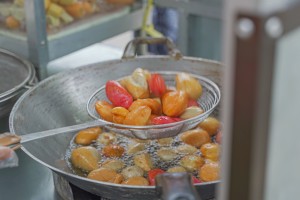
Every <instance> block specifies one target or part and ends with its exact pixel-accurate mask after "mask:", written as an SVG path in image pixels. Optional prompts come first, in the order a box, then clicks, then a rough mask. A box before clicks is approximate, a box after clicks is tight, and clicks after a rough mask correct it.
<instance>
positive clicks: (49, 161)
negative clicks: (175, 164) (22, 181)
mask: <svg viewBox="0 0 300 200" xmlns="http://www.w3.org/2000/svg"><path fill="white" fill-rule="evenodd" d="M140 42H146V43H149V42H152V43H153V42H154V43H157V42H164V43H166V45H167V46H168V48H169V49H170V56H140V57H135V56H134V54H132V50H134V49H135V47H136V45H138V43H140ZM137 67H142V68H145V69H148V70H150V71H159V70H168V71H184V72H188V73H191V74H197V75H201V76H205V77H207V78H209V79H210V80H212V81H214V82H215V83H217V84H219V83H220V78H221V77H220V76H221V74H222V72H221V64H220V63H218V62H213V61H209V60H204V59H200V58H189V57H182V56H181V54H180V53H179V52H178V51H177V50H176V49H175V48H174V46H173V45H172V44H171V43H170V42H169V40H166V39H160V40H146V41H145V40H140V39H139V40H134V41H132V42H131V43H130V44H129V45H128V48H126V50H125V53H124V56H123V58H122V59H120V60H112V61H108V62H101V63H97V64H93V65H89V66H85V67H80V68H78V69H76V70H72V71H68V72H63V73H60V74H57V75H54V76H52V77H50V78H48V79H46V80H44V81H42V82H40V83H39V84H38V85H36V86H35V87H33V88H32V89H30V90H29V91H27V92H26V93H25V94H24V95H23V96H22V97H21V98H20V99H19V100H18V102H17V103H16V104H15V106H14V108H13V110H12V112H11V115H10V131H11V132H12V133H15V134H18V135H24V134H28V133H32V132H37V131H43V130H48V129H54V128H59V127H63V126H70V125H75V124H78V123H82V122H87V121H89V120H91V118H90V117H89V115H88V113H87V112H86V107H85V105H86V102H87V100H88V98H89V97H90V96H91V95H92V93H93V92H94V91H95V90H97V89H98V88H99V87H101V86H102V85H103V84H105V82H106V81H107V80H109V79H118V78H120V77H123V76H126V75H128V74H130V73H131V72H132V71H133V70H134V69H135V68H137ZM74 135H75V133H69V134H61V135H55V136H53V137H48V138H43V139H40V140H36V141H32V142H30V143H27V144H26V143H25V144H24V145H23V147H22V150H23V151H24V152H25V153H26V154H28V155H29V156H30V157H31V158H33V159H34V160H36V161H37V162H39V163H41V164H42V165H44V166H47V167H48V168H50V169H51V170H53V171H54V172H55V173H56V174H58V175H60V176H62V177H64V178H65V179H66V180H67V181H69V182H71V183H72V184H74V185H76V186H78V187H80V188H82V189H84V190H86V191H88V192H91V193H94V194H96V195H100V196H102V197H105V198H109V199H118V200H122V199H124V200H125V199H143V200H147V199H149V200H150V199H151V200H153V199H158V197H157V190H156V189H155V187H153V186H147V187H138V186H124V185H118V184H110V183H104V182H97V181H93V180H90V179H87V178H83V177H80V176H77V175H74V174H73V173H72V172H71V171H70V169H69V168H68V166H67V163H66V162H65V160H64V156H65V153H66V149H67V148H68V146H69V143H70V141H71V139H72V137H73V136H74ZM217 183H218V182H211V183H202V184H197V185H196V189H197V191H198V193H199V194H200V197H201V199H210V198H212V197H214V191H215V186H216V184H217ZM169 184H170V183H169Z"/></svg>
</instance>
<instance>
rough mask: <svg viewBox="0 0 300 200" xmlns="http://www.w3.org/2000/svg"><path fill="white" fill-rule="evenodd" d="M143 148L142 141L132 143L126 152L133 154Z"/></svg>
mask: <svg viewBox="0 0 300 200" xmlns="http://www.w3.org/2000/svg"><path fill="white" fill-rule="evenodd" d="M143 150H145V144H144V143H134V144H130V145H129V147H128V150H127V153H128V154H135V153H137V152H140V151H143Z"/></svg>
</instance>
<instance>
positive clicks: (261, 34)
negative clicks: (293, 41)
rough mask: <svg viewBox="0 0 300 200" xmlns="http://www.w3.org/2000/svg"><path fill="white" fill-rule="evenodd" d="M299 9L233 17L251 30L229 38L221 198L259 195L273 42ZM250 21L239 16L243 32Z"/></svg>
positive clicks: (291, 25)
mask: <svg viewBox="0 0 300 200" xmlns="http://www.w3.org/2000/svg"><path fill="white" fill-rule="evenodd" d="M299 14H300V3H298V4H294V5H290V6H289V7H288V8H284V9H282V10H279V11H276V12H274V13H268V14H266V13H254V14H239V15H238V16H237V19H236V21H237V22H238V23H240V24H241V20H245V19H247V21H248V20H250V21H252V22H253V33H252V34H248V35H247V36H248V37H244V36H245V35H243V34H240V33H239V32H237V33H236V37H235V40H236V46H235V58H234V61H235V66H234V68H235V75H234V89H233V91H234V93H233V103H232V105H233V110H232V123H231V124H230V126H229V127H232V128H231V130H230V131H229V132H228V134H231V138H232V140H231V141H227V142H226V143H224V144H223V146H224V148H223V158H224V157H226V158H228V159H230V162H229V163H228V165H226V166H225V168H224V171H223V173H224V172H225V173H228V174H229V176H225V178H224V179H223V182H222V184H223V186H224V187H226V186H227V187H228V188H229V191H228V193H227V196H222V197H221V198H220V199H222V200H225V199H226V200H262V199H264V192H265V191H264V188H265V178H266V172H265V170H266V164H267V163H266V158H267V154H268V152H267V150H268V141H269V139H268V138H269V121H270V106H271V96H272V95H271V94H272V85H273V82H272V79H273V71H274V58H275V50H276V42H277V39H278V38H279V37H282V36H284V35H285V34H288V33H289V32H290V31H292V30H294V29H296V28H298V27H299V26H300V21H299V20H295V19H298V18H299ZM240 24H238V26H239V25H240ZM242 24H243V23H242ZM245 24H246V25H245ZM250 24H251V23H249V21H248V22H246V23H245V21H244V25H242V26H245V27H246V28H245V27H244V32H247V33H248V32H251V31H252V28H251V27H252V25H250ZM242 29H243V28H240V30H242ZM245 30H246V31H245ZM249 30H251V31H249ZM225 134H226V133H225ZM226 137H227V136H226ZM228 137H229V136H228ZM229 138H230V137H229ZM230 142H231V146H229V143H230Z"/></svg>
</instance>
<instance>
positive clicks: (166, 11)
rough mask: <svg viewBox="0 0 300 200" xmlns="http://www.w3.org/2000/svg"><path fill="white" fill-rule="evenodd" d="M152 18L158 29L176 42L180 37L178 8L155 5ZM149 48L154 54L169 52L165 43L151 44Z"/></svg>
mask: <svg viewBox="0 0 300 200" xmlns="http://www.w3.org/2000/svg"><path fill="white" fill-rule="evenodd" d="M152 20H153V24H154V27H155V29H156V30H157V31H159V32H161V33H162V34H163V35H164V36H166V37H169V38H171V39H172V40H173V41H174V42H175V43H176V41H177V38H178V13H177V11H176V10H174V9H170V8H158V7H155V8H154V9H153V19H152ZM148 50H149V52H151V53H153V54H159V55H166V54H168V49H167V48H166V46H164V45H150V46H149V49H148Z"/></svg>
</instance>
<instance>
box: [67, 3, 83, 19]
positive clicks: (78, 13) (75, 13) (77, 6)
mask: <svg viewBox="0 0 300 200" xmlns="http://www.w3.org/2000/svg"><path fill="white" fill-rule="evenodd" d="M65 9H66V11H67V12H68V13H69V14H70V15H71V16H72V17H74V18H76V19H79V18H82V17H83V16H84V15H85V10H84V7H83V3H82V2H77V3H73V4H71V5H68V6H65Z"/></svg>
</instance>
